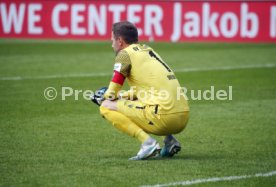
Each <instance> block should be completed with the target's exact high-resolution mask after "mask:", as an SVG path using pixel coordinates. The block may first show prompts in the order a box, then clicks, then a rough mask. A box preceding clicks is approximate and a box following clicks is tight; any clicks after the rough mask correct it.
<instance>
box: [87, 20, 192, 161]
mask: <svg viewBox="0 0 276 187" xmlns="http://www.w3.org/2000/svg"><path fill="white" fill-rule="evenodd" d="M112 48H113V49H114V51H115V54H116V57H115V64H114V74H113V78H112V80H111V81H110V84H109V86H108V88H107V89H106V90H105V89H102V90H100V91H101V93H102V94H103V93H104V101H103V102H102V103H101V100H99V99H98V98H95V97H94V98H93V99H92V100H93V101H94V102H95V103H97V104H99V105H100V113H101V115H102V116H103V117H104V118H105V119H106V120H108V121H110V122H111V123H112V125H113V126H114V127H115V128H117V129H119V130H120V131H122V132H124V133H126V134H128V135H129V136H132V137H134V138H136V139H138V140H139V141H140V142H141V144H142V146H141V149H140V150H139V152H138V153H137V155H136V156H134V157H132V158H130V160H143V159H147V158H149V157H152V156H156V154H157V153H160V155H161V156H168V157H172V156H173V155H174V154H176V153H177V152H179V151H180V150H181V146H180V143H179V142H178V141H177V140H176V139H175V137H173V134H177V133H180V132H181V131H182V130H183V129H184V128H185V126H186V124H187V122H188V118H189V106H188V103H187V101H186V99H185V97H184V95H183V94H178V91H179V90H178V89H179V88H180V85H179V82H178V80H177V79H176V77H175V75H174V72H173V71H172V70H171V69H170V68H169V66H168V65H167V64H166V63H165V62H164V61H163V60H162V58H161V57H160V56H159V55H158V54H157V53H156V52H155V51H154V50H153V49H152V48H150V47H148V46H145V45H141V44H139V43H138V32H137V28H136V27H135V26H134V25H133V24H132V23H130V22H127V21H123V22H118V23H115V24H113V27H112ZM125 80H126V81H127V82H128V84H129V86H130V87H132V88H133V89H132V91H128V92H125V93H123V94H121V95H119V91H120V90H121V87H122V85H123V84H124V81H125ZM150 134H153V135H158V136H164V147H163V148H162V149H161V152H160V146H159V144H158V142H157V141H156V140H155V139H154V138H153V137H151V136H150Z"/></svg>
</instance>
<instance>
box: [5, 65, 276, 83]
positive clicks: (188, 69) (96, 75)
mask: <svg viewBox="0 0 276 187" xmlns="http://www.w3.org/2000/svg"><path fill="white" fill-rule="evenodd" d="M274 67H276V64H256V65H247V66H222V67H211V68H185V69H176V70H175V71H174V72H180V73H181V72H201V71H225V70H235V69H256V68H274ZM111 75H112V73H79V74H64V75H45V76H26V77H21V76H16V77H0V81H1V80H2V81H5V80H9V81H19V80H36V79H38V80H39V79H56V78H81V77H102V76H111Z"/></svg>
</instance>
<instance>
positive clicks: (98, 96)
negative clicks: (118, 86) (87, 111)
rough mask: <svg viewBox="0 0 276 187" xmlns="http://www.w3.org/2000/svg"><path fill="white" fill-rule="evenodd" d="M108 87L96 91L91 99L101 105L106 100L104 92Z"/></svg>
mask: <svg viewBox="0 0 276 187" xmlns="http://www.w3.org/2000/svg"><path fill="white" fill-rule="evenodd" d="M107 89H108V88H107V87H102V88H100V89H98V90H96V91H95V93H94V94H93V95H91V97H90V98H91V101H92V102H93V103H95V104H96V105H98V106H101V104H102V102H103V101H104V93H105V92H106V90H107Z"/></svg>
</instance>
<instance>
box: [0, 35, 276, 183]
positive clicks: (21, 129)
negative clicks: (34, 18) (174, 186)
mask: <svg viewBox="0 0 276 187" xmlns="http://www.w3.org/2000/svg"><path fill="white" fill-rule="evenodd" d="M110 45H111V44H110V43H105V42H92V43H85V42H65V41H64V42H42V41H38V42H37V41H9V40H1V41H0V67H1V68H0V77H1V78H0V90H1V91H0V106H1V107H0V142H1V143H0V176H1V177H0V186H141V185H154V184H166V183H171V182H179V181H186V180H193V179H206V178H212V177H224V176H240V175H254V174H256V173H266V172H270V171H275V170H276V94H275V93H276V84H275V82H276V55H275V51H276V45H275V44H222V43H221V44H168V43H151V44H149V45H150V46H152V47H153V48H154V49H155V50H156V51H157V52H158V53H159V54H160V55H161V56H162V57H163V59H164V60H165V61H166V62H167V63H168V64H169V65H170V67H171V68H172V69H174V70H176V76H177V77H178V79H179V81H180V83H181V85H182V86H185V87H187V88H188V89H189V90H204V89H210V86H215V89H216V90H218V89H223V90H227V89H228V86H232V88H233V100H231V101H219V100H214V101H198V100H190V101H189V103H190V107H191V118H190V121H189V124H188V126H187V128H186V129H185V130H184V131H183V132H182V133H181V134H179V135H177V136H176V137H177V138H178V139H179V140H180V141H181V142H182V146H183V147H182V151H181V152H180V153H179V154H178V155H176V156H175V157H174V158H172V159H158V160H148V161H128V158H129V157H131V156H133V155H135V154H136V153H137V151H138V150H139V146H140V145H139V142H138V141H136V140H135V139H133V138H130V137H128V136H126V135H124V134H122V133H121V132H119V131H117V130H116V129H114V127H112V125H111V124H109V123H108V122H106V121H105V120H104V119H102V118H101V117H100V115H99V112H98V108H97V107H96V106H95V105H93V104H91V102H90V101H87V100H85V99H83V96H82V94H81V93H80V94H78V97H79V99H78V100H75V99H74V96H71V97H67V98H66V99H65V100H62V99H61V89H62V87H72V88H73V89H76V90H82V91H85V90H96V89H97V88H99V87H102V86H105V85H107V84H108V82H109V80H110V78H111V75H112V66H113V59H114V53H113V51H112V48H111V46H110ZM225 67H228V68H225ZM189 69H190V70H194V71H185V70H189ZM206 69H209V70H208V71H202V70H206ZM212 69H213V70H212ZM219 69H224V70H219ZM108 74H110V75H108ZM47 87H54V88H56V90H57V91H58V95H57V98H56V99H55V100H52V101H48V100H46V99H45V98H44V94H43V93H44V90H45V88H47ZM188 97H189V94H188ZM156 138H157V139H158V140H159V141H160V143H162V139H161V138H160V137H156ZM275 183H276V176H275V175H274V176H270V177H256V178H249V179H243V180H237V181H223V182H216V183H202V184H197V185H194V186H230V185H235V186H274V185H275Z"/></svg>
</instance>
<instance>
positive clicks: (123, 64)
mask: <svg viewBox="0 0 276 187" xmlns="http://www.w3.org/2000/svg"><path fill="white" fill-rule="evenodd" d="M130 69H131V61H130V57H129V55H128V53H127V52H126V51H125V50H121V51H120V52H119V53H118V55H117V56H116V58H115V64H114V73H113V77H112V79H111V81H110V83H109V86H108V89H107V91H106V93H105V94H104V97H105V99H109V100H115V99H118V93H119V91H120V90H121V88H122V86H123V84H124V81H125V78H126V77H127V76H128V75H129V72H130Z"/></svg>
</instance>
